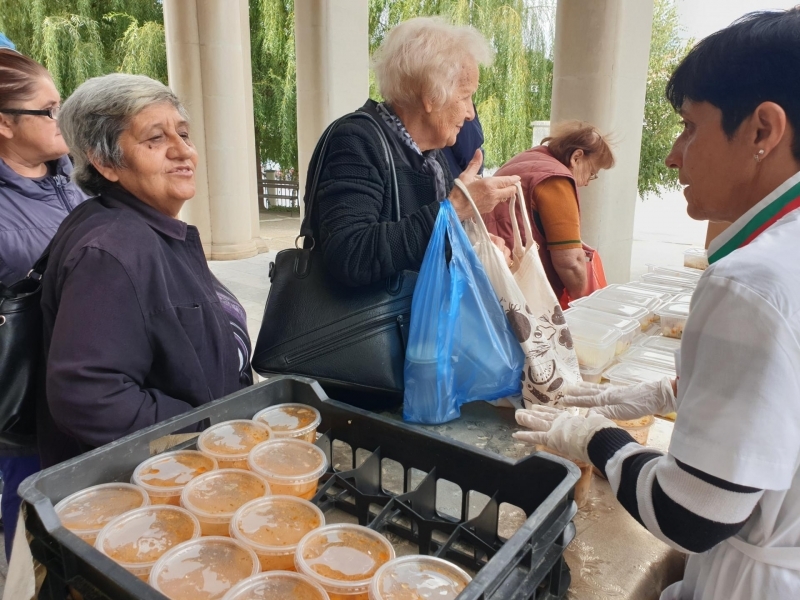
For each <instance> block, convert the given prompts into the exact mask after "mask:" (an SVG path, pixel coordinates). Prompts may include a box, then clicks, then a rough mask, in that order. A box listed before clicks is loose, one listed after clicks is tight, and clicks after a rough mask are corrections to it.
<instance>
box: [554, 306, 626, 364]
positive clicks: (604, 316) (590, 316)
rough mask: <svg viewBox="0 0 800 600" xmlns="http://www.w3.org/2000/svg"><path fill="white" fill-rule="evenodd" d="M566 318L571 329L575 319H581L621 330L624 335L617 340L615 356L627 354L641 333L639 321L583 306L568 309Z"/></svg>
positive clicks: (565, 313)
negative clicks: (637, 335) (626, 351)
mask: <svg viewBox="0 0 800 600" xmlns="http://www.w3.org/2000/svg"><path fill="white" fill-rule="evenodd" d="M564 316H565V317H566V319H567V325H569V326H570V327H572V320H573V319H580V320H581V321H589V322H591V323H600V324H601V325H608V326H610V327H616V328H617V329H619V330H620V331H621V332H622V335H621V336H620V338H619V339H618V340H617V346H616V348H615V350H614V353H615V354H622V353H623V352H625V350H627V349H628V348H629V347H630V345H631V343H633V340H634V338H636V334H637V333H639V331H640V329H641V327H640V325H639V321H638V320H636V319H627V318H625V317H619V316H617V315H612V314H611V313H607V312H601V311H599V310H592V309H590V308H583V307H581V306H576V307H575V308H568V309H567V310H565V311H564Z"/></svg>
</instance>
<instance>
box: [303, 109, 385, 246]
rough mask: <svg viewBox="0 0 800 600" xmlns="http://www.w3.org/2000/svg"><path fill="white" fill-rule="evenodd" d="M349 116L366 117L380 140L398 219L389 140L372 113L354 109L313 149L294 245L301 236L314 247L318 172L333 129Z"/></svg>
mask: <svg viewBox="0 0 800 600" xmlns="http://www.w3.org/2000/svg"><path fill="white" fill-rule="evenodd" d="M351 118H360V119H366V120H367V122H368V123H369V124H370V126H371V127H372V128H373V129H374V130H375V131H376V132H377V133H378V139H379V140H380V143H381V147H382V148H383V154H384V158H385V159H386V162H387V163H388V165H389V176H390V177H391V185H392V189H391V195H392V220H394V221H399V220H400V192H399V189H398V185H397V171H396V170H395V166H394V158H393V157H392V153H391V151H390V150H389V142H388V141H387V139H386V134H385V133H384V131H383V129H381V126H380V125H379V124H378V122H377V121H376V120H375V119H374V118H373V117H372V115H370V114H369V113H366V112H363V111H356V112H353V113H350V114H347V115H345V116H343V117H339V118H338V119H336V120H335V121H334V122H333V123H331V124H330V125H329V126H328V128H327V129H326V130H325V132H324V133H323V134H322V137H321V138H320V141H319V142H318V143H317V147H316V148H315V149H314V155H313V156H312V157H311V161H312V163H314V159H316V163H315V167H314V175H313V177H312V179H311V186H310V187H309V188H308V189H307V190H306V195H305V204H306V214H305V216H304V218H303V223H302V224H301V225H300V235H298V236H297V239H296V240H295V246H296V245H297V241H298V240H299V239H300V238H301V237H303V238H310V239H311V248H314V245H315V244H316V241H315V240H314V231H313V230H312V229H311V215H312V213H313V210H314V203H315V201H316V197H317V188H318V186H319V178H320V174H321V173H322V164H323V159H324V158H325V153H326V151H327V149H328V142H329V141H330V138H331V135H332V134H333V131H334V130H335V129H336V127H337V126H338V125H339V124H340V123H342V122H344V121H346V120H347V119H351Z"/></svg>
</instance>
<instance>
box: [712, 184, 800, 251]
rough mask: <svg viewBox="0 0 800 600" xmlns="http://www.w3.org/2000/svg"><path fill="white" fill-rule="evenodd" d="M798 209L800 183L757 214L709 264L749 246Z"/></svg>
mask: <svg viewBox="0 0 800 600" xmlns="http://www.w3.org/2000/svg"><path fill="white" fill-rule="evenodd" d="M798 208H800V183H797V184H795V185H793V186H792V187H791V188H789V189H788V190H786V192H784V193H783V194H781V195H780V196H778V197H777V198H776V199H775V200H774V201H772V202H770V203H769V204H767V205H766V206H765V207H764V208H762V209H761V210H760V211H759V212H758V213H756V214H755V215H754V216H753V218H752V219H750V220H749V221H748V222H747V223H745V224H744V225H743V226H742V228H741V229H740V230H739V231H737V232H736V233H734V234H733V235H732V236H731V239H729V240H728V241H727V242H725V243H724V244H722V246H720V247H719V248H718V249H717V250H716V251H715V252H714V253H712V254H710V255H709V257H708V263H709V264H714V263H715V262H717V261H718V260H720V259H722V258H725V257H726V256H728V254H730V253H731V252H733V251H734V250H737V249H739V248H742V247H744V246H747V244H749V243H750V242H752V241H753V240H754V239H756V238H757V237H758V236H759V235H761V234H762V233H763V232H764V231H766V230H767V229H769V228H770V227H771V226H772V224H773V223H775V222H776V221H778V220H780V219H782V218H783V217H785V216H786V215H788V214H789V213H790V212H792V211H793V210H796V209H798ZM723 235H724V233H723Z"/></svg>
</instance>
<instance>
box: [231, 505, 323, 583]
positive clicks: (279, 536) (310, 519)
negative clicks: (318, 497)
mask: <svg viewBox="0 0 800 600" xmlns="http://www.w3.org/2000/svg"><path fill="white" fill-rule="evenodd" d="M323 525H325V516H324V515H323V514H322V511H321V510H320V509H319V508H317V507H316V506H314V505H313V504H311V502H309V501H308V500H303V499H302V498H297V497H295V496H267V497H265V498H258V499H256V500H251V501H250V502H248V503H247V504H245V505H244V506H242V507H241V508H240V509H239V510H237V511H236V514H235V515H233V518H232V519H231V537H233V538H236V539H237V540H239V541H241V542H243V543H244V544H245V545H247V546H248V547H249V548H251V549H253V551H255V553H256V554H257V555H258V560H259V561H260V562H261V570H262V571H294V553H295V550H297V544H298V543H300V540H301V539H303V537H304V536H305V535H306V534H307V533H308V532H310V531H313V530H314V529H317V528H318V527H322V526H323Z"/></svg>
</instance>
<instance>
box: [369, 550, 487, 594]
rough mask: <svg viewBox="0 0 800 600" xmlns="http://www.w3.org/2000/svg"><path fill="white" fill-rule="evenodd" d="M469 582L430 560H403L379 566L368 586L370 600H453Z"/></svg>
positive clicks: (457, 569)
mask: <svg viewBox="0 0 800 600" xmlns="http://www.w3.org/2000/svg"><path fill="white" fill-rule="evenodd" d="M470 581H472V578H471V577H470V576H469V575H468V574H467V573H466V571H464V570H463V569H462V568H460V567H457V566H456V565H454V564H453V563H451V562H449V561H446V560H443V559H441V558H435V557H433V556H403V557H401V558H395V559H394V560H390V561H389V562H388V563H386V564H385V565H383V566H382V567H381V568H380V569H378V572H377V573H375V577H374V578H373V579H372V583H371V584H370V600H455V598H456V597H457V596H458V595H459V594H460V593H461V592H462V591H464V588H465V587H467V585H469V582H470Z"/></svg>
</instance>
